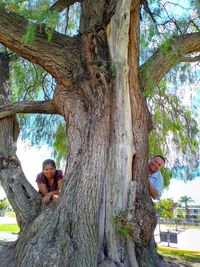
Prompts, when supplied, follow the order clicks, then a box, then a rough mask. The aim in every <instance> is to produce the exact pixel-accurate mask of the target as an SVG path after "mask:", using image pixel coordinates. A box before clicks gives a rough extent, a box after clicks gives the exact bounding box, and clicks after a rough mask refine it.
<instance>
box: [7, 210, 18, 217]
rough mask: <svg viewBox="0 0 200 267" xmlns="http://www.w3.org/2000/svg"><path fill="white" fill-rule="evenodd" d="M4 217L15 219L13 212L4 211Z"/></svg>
mask: <svg viewBox="0 0 200 267" xmlns="http://www.w3.org/2000/svg"><path fill="white" fill-rule="evenodd" d="M5 215H6V216H8V217H13V218H16V214H15V212H14V211H6V213H5Z"/></svg>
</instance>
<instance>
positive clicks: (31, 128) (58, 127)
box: [18, 115, 67, 166]
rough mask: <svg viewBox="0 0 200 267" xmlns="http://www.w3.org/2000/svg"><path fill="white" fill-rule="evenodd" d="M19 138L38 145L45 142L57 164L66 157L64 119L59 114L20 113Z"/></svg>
mask: <svg viewBox="0 0 200 267" xmlns="http://www.w3.org/2000/svg"><path fill="white" fill-rule="evenodd" d="M18 117H19V119H20V128H21V138H22V139H23V140H26V139H28V140H29V141H30V142H31V144H33V145H35V146H37V147H40V146H41V145H42V144H44V143H46V144H48V145H49V146H50V147H51V148H52V156H53V157H54V158H55V160H56V163H57V165H58V166H59V165H60V164H61V162H62V161H63V160H65V159H66V151H67V136H66V131H65V126H64V119H63V118H62V117H61V116H59V115H20V116H18Z"/></svg>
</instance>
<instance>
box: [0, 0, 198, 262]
mask: <svg viewBox="0 0 200 267" xmlns="http://www.w3.org/2000/svg"><path fill="white" fill-rule="evenodd" d="M75 2H78V1H73V0H66V1H63V0H60V1H59V0H58V1H56V2H55V3H54V4H52V5H51V1H38V2H37V1H34V3H30V2H29V1H20V3H19V2H18V1H12V3H7V4H5V1H1V3H2V5H1V7H0V42H1V43H2V44H3V45H4V46H6V47H8V48H9V49H10V50H12V51H14V52H16V53H17V54H18V55H19V56H22V57H24V58H26V59H27V60H28V61H30V62H32V63H36V64H38V65H39V66H41V67H42V68H43V69H44V70H45V71H46V72H48V73H49V74H51V75H52V77H53V78H54V79H55V81H56V88H55V90H54V91H53V92H52V98H51V99H50V100H45V98H44V99H43V100H41V99H40V100H37V101H33V102H31V101H30V100H29V101H23V102H17V103H12V102H9V101H10V100H9V95H10V88H9V62H10V55H9V53H2V54H1V57H0V65H1V68H0V69H1V70H0V71H1V75H0V77H1V80H0V96H1V97H0V101H1V102H0V105H1V108H0V117H1V121H0V123H1V125H0V179H1V182H2V186H3V188H4V190H5V192H6V194H7V197H8V199H9V202H10V203H11V205H12V206H13V208H14V210H15V212H16V216H17V220H18V223H19V225H20V228H21V231H20V235H19V238H18V240H17V241H16V242H14V243H12V244H6V245H5V246H3V247H1V251H0V252H1V253H0V263H1V266H3V267H4V266H11V267H12V266H21V267H24V266H45V265H48V266H73V267H75V266H77V267H78V266H90V267H91V266H97V265H98V266H117V265H120V266H162V264H163V261H162V259H161V258H160V257H159V256H158V254H157V252H156V248H155V243H154V240H153V231H154V228H155V224H156V219H155V212H154V207H153V205H152V202H151V200H150V196H149V193H148V190H147V186H146V185H147V162H148V156H149V149H148V134H149V131H150V129H152V120H151V116H150V113H149V111H148V108H147V102H148V103H149V104H151V98H150V96H151V92H154V90H156V88H157V86H160V82H161V79H162V77H164V76H165V75H166V74H167V72H168V71H169V70H170V69H171V68H172V67H174V66H175V65H176V64H177V63H180V62H182V61H184V60H187V61H192V62H194V61H198V60H199V58H198V57H194V56H192V53H194V52H199V51H200V42H199V41H200V34H199V30H198V25H196V23H195V19H193V20H192V23H191V24H189V25H187V27H186V29H185V30H184V31H183V29H182V28H185V26H186V24H184V23H182V24H181V23H179V22H176V21H175V22H174V24H173V26H174V31H171V33H170V34H169V35H167V41H166V39H162V38H160V39H159V36H161V35H162V36H164V35H165V31H164V30H166V28H167V26H168V25H169V24H168V23H164V28H162V29H161V32H158V34H157V36H154V38H155V39H154V43H156V46H154V47H153V49H152V51H151V52H149V51H147V52H148V53H146V54H147V57H148V59H146V60H144V62H143V63H142V65H141V66H139V53H140V52H139V40H140V38H139V37H140V17H141V16H140V15H142V18H144V17H146V13H147V14H148V15H149V17H150V18H151V19H152V21H153V22H154V24H155V25H156V24H158V25H159V23H161V22H160V21H159V22H156V21H155V19H153V16H152V15H155V14H156V15H157V16H158V17H160V18H161V17H162V16H160V15H162V14H161V13H162V12H161V13H160V11H163V10H165V9H166V8H165V6H164V8H163V7H162V6H158V3H157V2H155V3H154V4H155V5H152V6H151V7H152V10H153V11H151V9H150V6H149V5H148V2H147V1H129V0H127V1H121V0H119V1H116V0H110V1H104V0H101V1H96V2H95V3H94V1H91V0H85V1H81V2H80V4H79V10H80V14H81V15H80V20H79V25H80V26H79V31H78V34H77V35H73V36H69V35H68V34H66V32H64V33H59V32H57V31H55V27H57V24H58V23H61V22H63V17H61V18H60V19H59V16H58V13H60V12H62V11H63V10H68V9H69V8H70V6H71V5H72V4H75ZM38 4H39V5H38ZM197 5H198V2H195V1H193V7H194V9H195V7H197ZM37 6H39V8H37ZM158 7H159V8H158ZM156 8H157V12H156V10H154V9H156ZM154 11H155V13H154ZM68 13H69V10H68V11H67V12H66V15H67V14H68ZM164 18H165V19H166V16H164ZM65 22H66V23H65V25H67V24H68V16H66V19H65ZM170 23H171V21H170ZM144 25H145V24H144ZM191 25H192V26H191ZM194 25H195V26H194ZM147 28H149V27H148V26H147ZM155 29H156V26H155ZM141 40H142V39H141ZM155 40H156V42H155ZM150 42H153V36H152V39H151V40H149V44H150ZM149 47H151V45H149ZM186 55H189V56H188V57H187V58H186ZM164 89H165V88H164ZM155 92H156V91H155ZM165 93H166V92H165ZM45 95H46V94H45ZM50 95H51V94H49V96H50ZM152 95H153V93H152ZM161 99H164V97H163V96H161ZM169 99H170V100H172V101H171V103H172V104H174V103H176V105H177V106H178V104H177V100H176V99H173V98H172V97H170V98H169ZM154 106H155V104H154ZM157 106H158V105H157ZM157 106H155V110H156V109H157ZM178 111H179V112H177V113H176V114H181V115H180V116H182V114H183V113H180V110H178ZM16 113H44V114H59V115H61V116H63V117H64V120H65V123H66V125H67V127H66V128H67V136H68V153H67V164H66V170H65V182H64V186H63V190H62V194H61V198H60V201H59V202H58V203H57V204H55V205H54V204H52V205H48V206H47V207H42V206H41V201H40V200H41V197H40V195H39V194H38V193H37V192H36V191H35V190H34V189H33V188H32V186H31V185H30V184H29V183H28V181H27V180H26V178H25V176H24V174H23V171H22V169H21V165H20V162H19V160H18V159H17V157H16V154H15V150H16V147H15V143H16V141H17V137H18V133H19V128H18V123H17V120H16V117H15V114H16ZM169 114H171V113H169ZM184 114H185V113H184ZM185 115H187V116H188V117H190V114H188V113H186V114H185ZM187 116H185V117H186V118H187ZM160 117H162V114H161V116H160ZM158 118H159V116H158ZM158 118H157V121H159V120H158ZM171 118H172V117H171ZM190 118H191V117H190ZM169 121H170V119H169ZM159 125H162V123H161V119H160V124H159ZM168 125H169V124H168ZM184 125H193V124H188V120H186V119H185V120H184V119H183V120H182V123H181V124H180V123H178V122H177V121H176V123H174V128H173V129H176V128H177V127H178V128H179V129H180V132H181V133H182V135H183V133H184ZM169 130H171V132H172V133H173V131H172V129H170V128H169ZM190 130H191V131H189V132H188V134H187V135H186V137H187V136H189V137H188V138H186V142H185V139H184V138H181V139H180V144H183V145H185V146H184V147H185V148H186V146H187V145H186V143H188V144H191V145H192V144H193V146H191V147H192V148H194V147H195V146H196V144H195V142H194V138H193V136H194V134H195V123H194V130H193V127H192V126H191V128H190ZM174 133H176V131H174ZM166 135H167V134H166ZM155 136H157V135H156V134H155ZM177 136H178V135H177ZM191 137H192V138H191ZM190 140H193V141H191V143H190ZM177 143H178V142H177ZM113 218H115V219H117V220H118V221H119V223H121V222H123V224H122V227H123V225H124V222H126V225H130V226H131V227H132V228H131V229H130V228H129V237H130V238H126V239H124V238H123V237H122V236H120V235H119V232H118V231H116V229H115V225H113V223H112V221H113ZM122 219H123V220H122ZM27 240H29V243H28V244H27ZM8 255H9V256H8Z"/></svg>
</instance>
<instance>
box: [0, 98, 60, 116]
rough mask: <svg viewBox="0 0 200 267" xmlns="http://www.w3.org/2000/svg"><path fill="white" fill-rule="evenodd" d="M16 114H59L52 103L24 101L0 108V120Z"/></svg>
mask: <svg viewBox="0 0 200 267" xmlns="http://www.w3.org/2000/svg"><path fill="white" fill-rule="evenodd" d="M16 113H40V114H41V113H43V114H59V112H58V110H57V109H56V108H55V107H54V105H53V103H52V101H29V102H25V101H24V102H17V103H13V104H7V105H3V106H0V119H2V118H5V117H8V116H11V115H13V114H16Z"/></svg>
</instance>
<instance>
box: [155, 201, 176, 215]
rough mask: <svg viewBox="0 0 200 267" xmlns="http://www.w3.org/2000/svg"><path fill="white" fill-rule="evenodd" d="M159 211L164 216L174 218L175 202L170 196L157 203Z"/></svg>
mask: <svg viewBox="0 0 200 267" xmlns="http://www.w3.org/2000/svg"><path fill="white" fill-rule="evenodd" d="M155 207H156V211H157V213H158V214H159V215H160V216H161V217H164V218H168V219H172V218H174V203H173V200H172V199H170V198H167V199H161V200H160V201H158V202H156V203H155Z"/></svg>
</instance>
